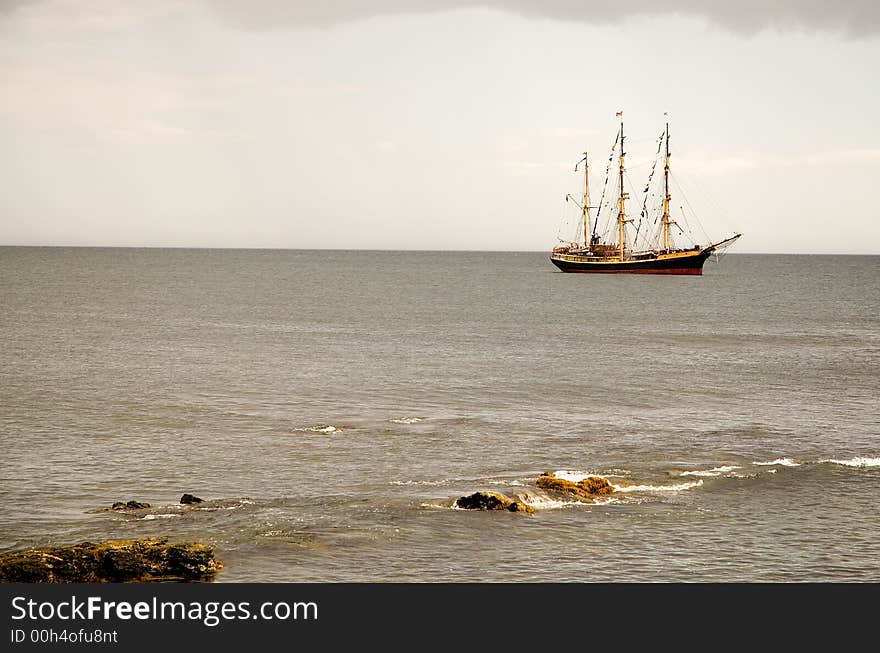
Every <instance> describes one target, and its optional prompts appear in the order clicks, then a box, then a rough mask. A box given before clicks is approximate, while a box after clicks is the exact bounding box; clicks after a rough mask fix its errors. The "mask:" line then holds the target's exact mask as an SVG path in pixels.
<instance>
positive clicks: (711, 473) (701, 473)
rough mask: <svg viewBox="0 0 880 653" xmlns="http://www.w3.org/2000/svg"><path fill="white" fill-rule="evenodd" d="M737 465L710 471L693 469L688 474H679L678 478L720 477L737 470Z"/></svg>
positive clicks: (714, 468) (724, 466) (715, 468)
mask: <svg viewBox="0 0 880 653" xmlns="http://www.w3.org/2000/svg"><path fill="white" fill-rule="evenodd" d="M739 468H740V467H739V465H722V466H721V467H713V468H712V469H695V470H692V471H688V472H681V473H680V474H679V476H721V475H722V474H727V473H728V472H732V471H733V470H735V469H739Z"/></svg>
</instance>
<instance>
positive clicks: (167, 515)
mask: <svg viewBox="0 0 880 653" xmlns="http://www.w3.org/2000/svg"><path fill="white" fill-rule="evenodd" d="M180 516H181V515H180V513H179V512H163V513H150V514H149V515H144V516H143V517H141V520H143V521H150V520H153V519H169V518H171V517H180Z"/></svg>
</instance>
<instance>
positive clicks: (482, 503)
mask: <svg viewBox="0 0 880 653" xmlns="http://www.w3.org/2000/svg"><path fill="white" fill-rule="evenodd" d="M455 505H456V506H457V507H459V508H462V509H464V510H507V511H509V512H522V513H527V514H531V513H533V512H535V509H534V508H532V507H531V506H529V505H526V504H525V503H523V502H521V501H513V500H511V499H508V498H507V497H506V496H504V495H503V494H499V493H498V492H474V493H473V494H469V495H467V496H464V497H459V498H458V499H456V500H455Z"/></svg>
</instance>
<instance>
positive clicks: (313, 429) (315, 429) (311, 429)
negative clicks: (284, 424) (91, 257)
mask: <svg viewBox="0 0 880 653" xmlns="http://www.w3.org/2000/svg"><path fill="white" fill-rule="evenodd" d="M293 430H294V431H297V432H299V433H336V432H337V431H339V429H337V428H336V427H335V426H333V425H332V424H319V425H318V426H307V427H304V428H298V429H293Z"/></svg>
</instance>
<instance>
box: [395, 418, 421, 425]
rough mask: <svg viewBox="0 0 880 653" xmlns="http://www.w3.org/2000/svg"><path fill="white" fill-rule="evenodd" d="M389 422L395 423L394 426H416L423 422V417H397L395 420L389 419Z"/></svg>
mask: <svg viewBox="0 0 880 653" xmlns="http://www.w3.org/2000/svg"><path fill="white" fill-rule="evenodd" d="M388 421H389V422H393V423H394V424H416V423H418V422H421V421H422V418H421V417H397V418H395V419H389V420H388Z"/></svg>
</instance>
